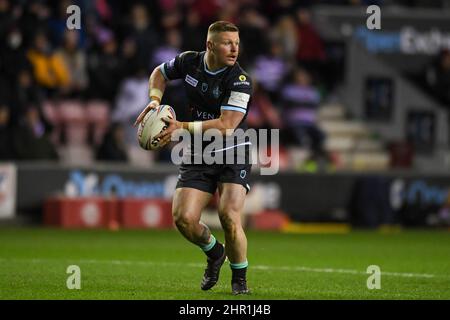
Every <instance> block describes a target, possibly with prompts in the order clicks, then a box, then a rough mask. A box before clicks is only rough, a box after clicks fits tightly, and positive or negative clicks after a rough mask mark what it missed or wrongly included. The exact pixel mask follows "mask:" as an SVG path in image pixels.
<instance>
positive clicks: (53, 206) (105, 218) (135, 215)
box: [44, 197, 173, 230]
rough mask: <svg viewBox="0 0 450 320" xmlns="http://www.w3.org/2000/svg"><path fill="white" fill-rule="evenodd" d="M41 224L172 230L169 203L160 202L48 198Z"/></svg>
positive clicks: (170, 205)
mask: <svg viewBox="0 0 450 320" xmlns="http://www.w3.org/2000/svg"><path fill="white" fill-rule="evenodd" d="M44 224H45V225H48V226H58V227H61V228H109V229H111V230H117V229H119V228H120V227H122V228H142V229H144V228H158V229H165V228H173V219H172V202H171V201H169V200H164V199H138V198H126V199H113V198H111V199H108V198H102V197H76V198H68V197H52V198H48V199H47V200H46V201H45V203H44Z"/></svg>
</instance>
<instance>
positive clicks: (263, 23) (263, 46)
mask: <svg viewBox="0 0 450 320" xmlns="http://www.w3.org/2000/svg"><path fill="white" fill-rule="evenodd" d="M268 27H269V24H268V21H267V20H266V19H265V18H264V17H263V16H262V15H261V14H260V13H259V12H258V10H256V8H254V7H244V8H242V9H241V15H240V21H239V37H240V40H241V50H240V53H239V55H240V56H239V63H240V64H241V65H242V66H243V67H246V66H250V65H251V63H252V62H253V60H254V59H255V57H257V56H261V55H264V54H265V53H266V52H267V50H268V42H267V36H266V32H267V29H268Z"/></svg>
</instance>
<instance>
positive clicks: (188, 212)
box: [172, 188, 212, 221]
mask: <svg viewBox="0 0 450 320" xmlns="http://www.w3.org/2000/svg"><path fill="white" fill-rule="evenodd" d="M211 197H212V194H211V193H209V192H204V191H201V190H198V189H194V188H177V189H175V194H174V196H173V202H172V215H173V217H174V219H175V221H177V220H179V219H183V220H189V221H198V220H200V216H201V213H202V210H203V209H204V208H205V207H206V205H207V204H208V203H209V201H210V200H211Z"/></svg>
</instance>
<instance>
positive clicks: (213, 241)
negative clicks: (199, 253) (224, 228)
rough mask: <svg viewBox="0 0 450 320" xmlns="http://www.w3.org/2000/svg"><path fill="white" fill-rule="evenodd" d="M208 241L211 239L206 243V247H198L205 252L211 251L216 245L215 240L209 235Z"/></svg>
mask: <svg viewBox="0 0 450 320" xmlns="http://www.w3.org/2000/svg"><path fill="white" fill-rule="evenodd" d="M210 239H211V242H210V243H208V244H207V245H205V246H202V245H200V246H199V247H200V248H201V249H202V250H203V251H205V252H206V251H209V250H211V249H212V248H213V247H214V245H215V244H216V238H215V237H214V236H213V235H211V238H210Z"/></svg>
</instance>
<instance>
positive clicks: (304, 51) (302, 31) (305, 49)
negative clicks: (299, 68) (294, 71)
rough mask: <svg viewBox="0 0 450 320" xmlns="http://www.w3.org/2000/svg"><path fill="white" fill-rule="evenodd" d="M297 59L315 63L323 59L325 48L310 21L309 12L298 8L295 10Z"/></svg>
mask: <svg viewBox="0 0 450 320" xmlns="http://www.w3.org/2000/svg"><path fill="white" fill-rule="evenodd" d="M297 21H298V27H297V36H298V50H297V59H298V60H299V61H300V62H302V63H312V64H313V63H317V62H320V61H324V60H325V49H324V44H323V42H322V39H321V38H320V36H319V34H318V33H317V31H316V30H315V28H314V26H313V25H312V23H311V13H310V12H309V11H308V10H307V9H303V8H300V9H298V11H297Z"/></svg>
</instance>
